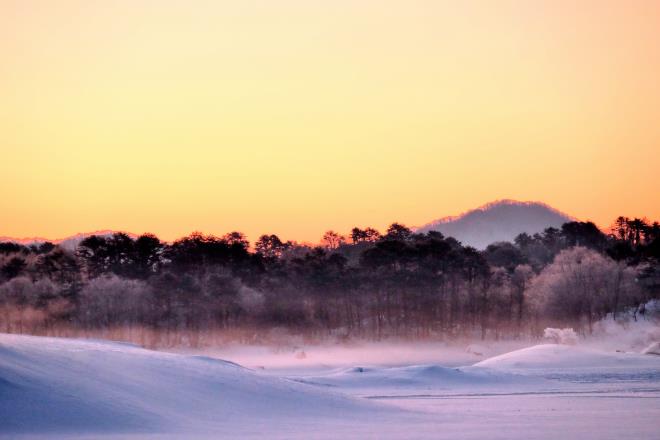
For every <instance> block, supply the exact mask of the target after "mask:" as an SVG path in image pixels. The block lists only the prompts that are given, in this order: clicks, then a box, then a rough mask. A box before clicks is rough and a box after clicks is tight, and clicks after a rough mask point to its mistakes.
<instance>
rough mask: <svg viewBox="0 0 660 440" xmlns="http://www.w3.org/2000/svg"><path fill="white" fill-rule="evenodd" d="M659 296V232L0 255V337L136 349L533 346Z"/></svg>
mask: <svg viewBox="0 0 660 440" xmlns="http://www.w3.org/2000/svg"><path fill="white" fill-rule="evenodd" d="M659 292H660V226H659V225H658V223H657V222H656V223H653V224H650V223H648V222H646V221H644V220H640V219H628V218H624V217H620V218H618V219H617V220H616V221H615V223H614V226H613V227H612V230H611V233H609V234H605V233H603V232H601V231H600V230H599V229H598V228H597V227H596V226H595V225H594V224H593V223H591V222H569V223H566V224H564V225H563V226H562V227H561V228H560V229H555V228H548V229H546V230H545V231H544V232H543V233H540V234H534V235H528V234H520V235H519V236H518V237H516V239H515V240H514V242H513V243H508V242H503V243H493V244H492V245H490V246H488V248H487V249H485V250H483V251H478V250H476V249H474V248H472V247H469V246H463V245H462V244H461V243H459V242H458V241H456V240H455V239H453V238H451V237H444V236H443V235H442V234H440V233H439V232H429V233H426V234H417V233H414V232H413V231H412V230H410V229H409V228H407V227H405V226H403V225H401V224H397V223H394V224H392V225H391V226H390V227H389V228H388V229H387V231H385V232H384V233H382V234H381V233H379V232H378V231H377V230H375V229H373V228H366V229H361V228H354V229H353V230H352V231H351V232H350V233H349V234H348V235H347V236H342V235H341V234H338V233H336V232H332V231H329V232H327V233H326V234H325V235H324V236H323V238H322V244H321V245H319V246H315V247H312V246H306V245H300V244H296V243H293V242H283V241H282V240H280V239H279V238H278V237H277V236H276V235H263V236H261V237H260V238H259V239H258V240H257V242H256V243H254V245H253V246H251V245H250V243H248V241H247V240H246V238H245V236H244V235H243V234H241V233H239V232H232V233H229V234H226V235H224V236H222V237H216V236H212V235H203V234H200V233H192V234H190V235H189V236H187V237H183V238H181V239H179V240H177V241H175V242H173V243H165V242H163V241H161V240H159V239H158V237H156V236H154V235H152V234H144V235H141V236H139V237H135V238H134V237H131V236H129V235H127V234H124V233H115V234H113V235H110V236H91V237H88V238H85V239H84V240H83V241H82V242H81V243H80V244H79V245H78V247H77V248H76V249H75V250H74V251H71V250H67V249H63V248H61V247H59V246H57V245H53V244H52V243H44V244H40V245H35V246H22V245H19V244H15V243H0V331H3V332H23V333H35V334H54V335H55V334H69V332H74V333H76V332H77V333H76V334H80V333H82V334H103V332H107V331H119V332H121V334H120V335H119V337H122V338H128V339H133V340H137V341H138V342H141V343H144V344H147V345H171V344H178V343H189V344H200V343H208V342H209V340H208V338H209V337H210V336H209V335H212V334H216V335H217V334H226V335H230V334H234V335H243V336H245V335H247V334H250V335H255V334H256V335H260V336H267V335H269V334H273V333H277V332H288V333H300V334H305V335H311V336H315V337H319V338H322V337H327V336H333V337H359V338H383V337H389V336H398V337H411V338H413V337H414V338H420V337H422V338H426V337H434V338H445V337H446V338H449V337H456V336H467V335H471V336H474V335H475V334H476V335H479V336H480V337H482V338H486V337H493V338H499V337H521V336H538V335H539V334H540V333H541V332H542V330H543V328H544V327H545V326H547V325H560V326H572V327H574V328H576V329H578V330H579V331H582V332H588V331H590V330H591V327H592V324H593V323H594V322H595V321H597V320H599V319H601V318H603V317H605V316H607V315H611V316H613V317H615V318H616V317H617V314H620V313H621V312H622V311H624V310H631V308H632V310H635V311H639V312H640V313H643V312H644V310H643V306H642V305H643V304H644V303H645V302H646V301H647V300H648V299H650V298H657V297H658V294H659Z"/></svg>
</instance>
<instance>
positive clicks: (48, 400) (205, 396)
mask: <svg viewBox="0 0 660 440" xmlns="http://www.w3.org/2000/svg"><path fill="white" fill-rule="evenodd" d="M427 348H428V347H427ZM397 350H398V351H397ZM401 350H404V351H403V352H402V351H401ZM405 350H412V349H410V348H405V346H403V345H402V346H400V347H398V348H396V347H394V348H393V349H392V350H390V352H389V354H390V356H391V357H392V359H393V360H392V361H391V362H388V361H387V360H388V353H381V351H378V357H377V358H376V357H373V356H372V357H371V358H369V357H368V356H367V357H363V358H362V359H361V360H362V361H370V362H367V363H365V362H360V363H355V362H353V360H352V359H342V360H341V361H336V362H334V363H332V362H330V361H332V360H333V359H335V360H336V359H337V356H334V357H333V356H332V353H331V354H330V355H328V356H329V357H328V358H327V359H322V362H314V356H308V355H305V356H302V355H297V356H295V357H289V358H292V359H296V361H293V362H289V363H288V364H285V363H284V362H281V360H282V357H279V358H278V357H272V358H270V359H269V358H268V357H265V356H258V355H257V354H256V353H252V354H251V356H253V357H250V356H248V354H246V353H236V356H233V359H232V357H231V356H226V357H228V358H230V359H231V360H234V361H238V362H241V363H243V364H245V365H247V366H248V367H250V368H245V367H242V366H240V365H238V364H235V363H233V362H228V361H223V360H220V359H217V358H215V357H213V356H216V355H217V354H213V353H206V354H207V355H205V356H199V355H191V354H177V353H164V352H158V351H150V350H145V349H142V348H139V347H136V346H133V345H130V344H122V343H113V342H102V341H91V340H70V339H57V338H42V337H31V336H17V335H6V334H0V438H12V439H14V438H53V439H54V438H90V439H92V438H94V439H95V438H99V437H101V436H102V437H103V438H147V439H170V438H172V439H175V438H202V439H203V438H301V439H302V438H304V439H309V438H318V439H321V438H323V439H325V438H328V439H330V438H333V439H334V438H374V439H376V438H378V439H382V438H393V439H404V438H405V439H409V438H429V439H430V438H434V439H438V438H440V439H444V438H446V439H558V438H562V439H581V440H584V439H623V438H625V439H659V438H660V356H653V355H642V354H638V353H619V352H616V351H608V350H602V349H601V350H597V349H593V348H585V347H581V346H563V345H553V344H545V345H537V346H532V347H527V348H523V349H519V350H513V351H511V352H508V353H504V354H500V355H497V356H492V357H489V358H487V359H485V360H481V361H478V362H477V361H476V360H477V359H478V358H482V359H483V358H484V357H487V355H481V356H475V355H474V354H473V353H472V352H473V351H475V350H474V349H472V350H468V352H465V351H464V350H461V351H455V352H451V350H450V349H447V351H446V352H443V353H440V352H434V351H433V350H427V351H426V352H425V354H424V355H423V356H422V355H418V356H416V355H415V354H414V353H413V352H412V351H411V352H409V353H407V356H404V357H402V356H401V354H402V353H405ZM358 352H359V350H358ZM225 354H230V353H225ZM335 354H336V355H338V353H335ZM310 358H311V359H310ZM475 358H476V359H475ZM257 361H263V362H262V363H265V365H256V364H254V362H257ZM419 361H423V362H419Z"/></svg>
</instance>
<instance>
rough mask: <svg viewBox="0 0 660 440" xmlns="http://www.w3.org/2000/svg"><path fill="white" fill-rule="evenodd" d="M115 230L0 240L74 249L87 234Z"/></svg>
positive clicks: (106, 234)
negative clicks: (53, 237)
mask: <svg viewBox="0 0 660 440" xmlns="http://www.w3.org/2000/svg"><path fill="white" fill-rule="evenodd" d="M116 232H120V231H112V230H109V229H105V230H102V231H94V232H81V233H79V234H75V235H72V236H70V237H65V238H58V239H55V240H50V239H48V238H43V237H27V238H14V237H0V242H12V243H18V244H22V245H24V246H30V245H32V244H37V245H38V244H41V243H45V242H47V241H49V242H51V243H54V244H59V245H60V247H62V248H64V249H69V250H74V249H75V248H76V247H77V246H78V244H80V242H81V241H83V240H84V239H85V238H87V237H89V236H92V235H100V236H103V237H107V236H110V235H112V234H114V233H116ZM126 234H128V235H129V236H130V237H131V238H137V235H136V234H132V233H130V232H126Z"/></svg>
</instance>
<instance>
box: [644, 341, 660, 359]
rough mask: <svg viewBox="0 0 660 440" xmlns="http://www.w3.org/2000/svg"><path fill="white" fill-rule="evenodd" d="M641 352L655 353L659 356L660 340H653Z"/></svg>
mask: <svg viewBox="0 0 660 440" xmlns="http://www.w3.org/2000/svg"><path fill="white" fill-rule="evenodd" d="M642 354H655V355H659V356H660V342H654V343H652V344H651V345H649V346H648V347H646V348H645V349H644V351H642Z"/></svg>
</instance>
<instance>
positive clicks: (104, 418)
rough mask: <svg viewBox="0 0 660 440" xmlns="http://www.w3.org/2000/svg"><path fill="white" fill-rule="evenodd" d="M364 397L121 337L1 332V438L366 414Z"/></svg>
mask: <svg viewBox="0 0 660 440" xmlns="http://www.w3.org/2000/svg"><path fill="white" fill-rule="evenodd" d="M388 410H389V409H385V408H382V407H381V406H379V405H376V404H374V403H372V402H366V401H358V400H355V399H352V398H349V397H345V396H342V395H339V394H335V393H332V392H330V391H328V390H319V389H316V388H314V387H311V386H307V385H304V384H300V383H296V382H292V381H289V380H285V379H279V378H275V377H265V376H260V375H259V374H257V373H255V372H254V371H251V370H248V369H246V368H243V367H241V366H239V365H237V364H234V363H231V362H225V361H221V360H217V359H212V358H207V357H197V356H183V355H177V354H171V353H161V352H154V351H150V350H145V349H142V348H139V347H136V346H133V345H129V344H121V343H112V342H100V341H99V342H97V341H85V340H66V339H57V338H42V337H31V336H18V335H6V334H0V420H1V421H2V423H0V437H2V436H3V435H7V434H11V433H13V434H14V435H15V434H19V433H24V434H39V433H44V434H45V433H48V434H54V433H60V434H66V433H76V435H78V434H81V433H82V434H86V435H90V434H99V435H100V434H120V433H127V434H129V433H130V434H140V433H144V434H146V433H158V432H169V433H171V432H181V431H185V432H186V433H190V432H191V431H192V432H224V433H230V432H233V433H234V434H235V435H237V434H239V433H240V434H241V435H246V434H248V435H249V434H250V432H251V433H252V434H253V435H257V436H258V435H259V434H263V433H265V432H267V431H266V430H267V429H272V427H273V426H277V425H278V424H279V425H282V424H287V423H289V424H292V423H294V420H295V423H305V420H307V421H308V422H310V423H311V422H312V421H313V422H319V421H321V422H322V421H323V420H328V419H342V420H345V421H350V420H356V419H357V418H360V419H362V420H368V419H369V418H370V415H372V414H373V415H377V414H380V416H381V417H382V415H383V413H384V412H385V413H386V412H387V411H388Z"/></svg>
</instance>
